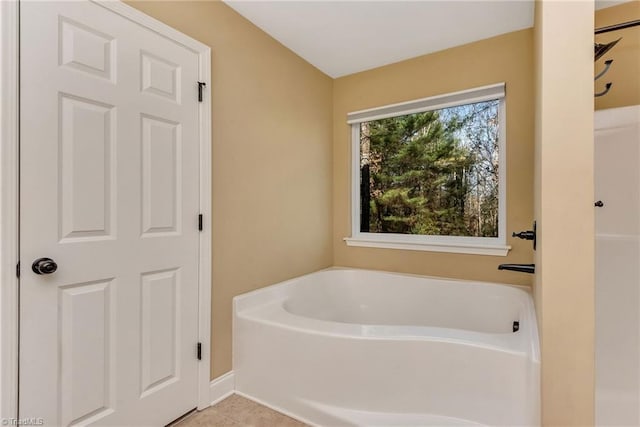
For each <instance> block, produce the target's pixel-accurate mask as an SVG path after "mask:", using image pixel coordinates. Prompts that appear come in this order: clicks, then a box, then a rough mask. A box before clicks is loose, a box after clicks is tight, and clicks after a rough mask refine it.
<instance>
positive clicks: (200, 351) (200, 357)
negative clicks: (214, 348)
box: [196, 342, 202, 360]
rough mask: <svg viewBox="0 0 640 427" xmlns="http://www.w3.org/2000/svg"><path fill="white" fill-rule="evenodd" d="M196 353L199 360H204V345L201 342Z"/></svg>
mask: <svg viewBox="0 0 640 427" xmlns="http://www.w3.org/2000/svg"><path fill="white" fill-rule="evenodd" d="M196 353H197V356H198V360H202V343H200V342H199V343H198V346H197V350H196Z"/></svg>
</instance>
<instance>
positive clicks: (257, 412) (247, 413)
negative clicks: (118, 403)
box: [173, 394, 307, 427]
mask: <svg viewBox="0 0 640 427" xmlns="http://www.w3.org/2000/svg"><path fill="white" fill-rule="evenodd" d="M204 426H207V427H209V426H211V427H306V426H307V425H306V424H304V423H301V422H300V421H297V420H294V419H293V418H291V417H287V416H286V415H283V414H281V413H280V412H276V411H274V410H272V409H269V408H267V407H265V406H262V405H260V404H258V403H256V402H254V401H252V400H249V399H245V398H244V397H241V396H238V395H237V394H233V395H231V396H229V397H227V398H226V399H224V400H223V401H222V402H220V403H217V404H216V405H214V406H211V407H209V408H207V409H205V410H204V411H201V412H196V413H194V414H191V415H189V416H188V417H187V418H185V419H184V420H182V421H181V422H179V423H178V424H174V426H173V427H204Z"/></svg>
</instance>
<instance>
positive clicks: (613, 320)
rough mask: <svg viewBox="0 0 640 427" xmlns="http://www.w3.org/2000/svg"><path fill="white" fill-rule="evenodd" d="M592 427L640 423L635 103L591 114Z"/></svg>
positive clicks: (638, 112) (639, 163)
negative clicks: (593, 248) (595, 204)
mask: <svg viewBox="0 0 640 427" xmlns="http://www.w3.org/2000/svg"><path fill="white" fill-rule="evenodd" d="M595 122H596V131H595V200H596V201H597V200H600V201H602V203H603V205H602V206H601V207H596V208H595V209H596V301H595V302H596V425H598V426H622V425H626V426H637V425H640V106H636V107H625V108H615V109H611V110H602V111H597V112H596V115H595Z"/></svg>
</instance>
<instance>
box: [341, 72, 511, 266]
mask: <svg viewBox="0 0 640 427" xmlns="http://www.w3.org/2000/svg"><path fill="white" fill-rule="evenodd" d="M504 109H505V100H504V84H498V85H493V86H485V87H481V88H476V89H470V90H468V91H464V92H456V93H452V94H446V95H440V96H436V97H432V98H425V99H420V100H416V101H410V102H406V103H402V104H393V105H388V106H385V107H380V108H375V109H371V110H363V111H358V112H354V113H349V114H348V116H347V118H348V123H349V124H351V126H352V131H353V132H352V135H353V136H352V137H353V155H354V163H353V167H354V173H353V180H354V182H353V192H354V194H353V197H352V200H353V204H352V206H353V208H354V210H353V212H352V219H353V225H352V228H353V230H352V236H351V237H350V238H347V239H346V240H347V243H348V244H350V245H356V246H373V247H392V248H400V249H402V248H407V249H419V250H437V251H453V252H462V253H483V254H492V255H506V253H507V251H508V249H509V247H508V246H506V238H505V234H506V232H505V230H506V228H505V224H504V216H505V205H506V203H505V197H504V194H503V193H504V186H505V179H504V178H505V177H504V176H502V175H503V173H504V164H502V163H501V162H503V161H504V160H503V159H504V158H505V153H504V147H505V141H504V135H505V134H506V132H505V125H506V123H504V121H505V119H504V118H505V116H506V115H505V112H504ZM403 236H404V237H403ZM376 242H377V243H383V244H382V245H379V244H376ZM385 244H386V246H385ZM483 247H485V248H488V249H486V250H485V249H482V248H483ZM465 248H466V249H465ZM478 248H480V249H478ZM467 249H468V250H467Z"/></svg>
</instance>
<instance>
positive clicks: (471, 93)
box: [344, 83, 511, 256]
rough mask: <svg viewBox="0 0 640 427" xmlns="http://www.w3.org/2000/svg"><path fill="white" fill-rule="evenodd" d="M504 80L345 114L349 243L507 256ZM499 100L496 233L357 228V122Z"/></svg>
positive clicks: (358, 199) (347, 242)
mask: <svg viewBox="0 0 640 427" xmlns="http://www.w3.org/2000/svg"><path fill="white" fill-rule="evenodd" d="M505 98H506V97H505V84H504V83H498V84H494V85H489V86H482V87H477V88H473V89H468V90H464V91H460V92H454V93H449V94H445V95H437V96H433V97H429V98H423V99H418V100H414V101H409V102H403V103H399V104H392V105H386V106H383V107H378V108H372V109H368V110H361V111H355V112H352V113H349V114H347V123H348V124H350V125H351V237H346V238H345V239H344V240H345V242H346V244H347V245H348V246H361V247H370V248H386V249H404V250H414V251H431V252H450V253H461V254H475V255H494V256H506V255H507V253H508V252H509V250H510V249H511V246H508V245H507V244H506V238H507V223H506V222H507V207H506V205H507V204H506V194H507V179H506V175H507V174H506V170H507V168H506V164H507V162H506V148H507V144H506V135H507V131H506V129H507V120H506V100H505ZM491 100H499V101H500V104H499V107H498V120H499V129H498V132H499V133H498V162H499V165H500V166H499V167H500V169H499V171H500V173H499V175H498V237H466V236H436V235H417V234H398V233H363V232H361V231H360V124H361V123H363V122H368V121H372V120H379V119H384V118H389V117H398V116H404V115H407V114H413V113H420V112H425V111H433V110H439V109H443V108H449V107H455V106H459V105H466V104H473V103H477V102H483V101H491Z"/></svg>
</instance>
